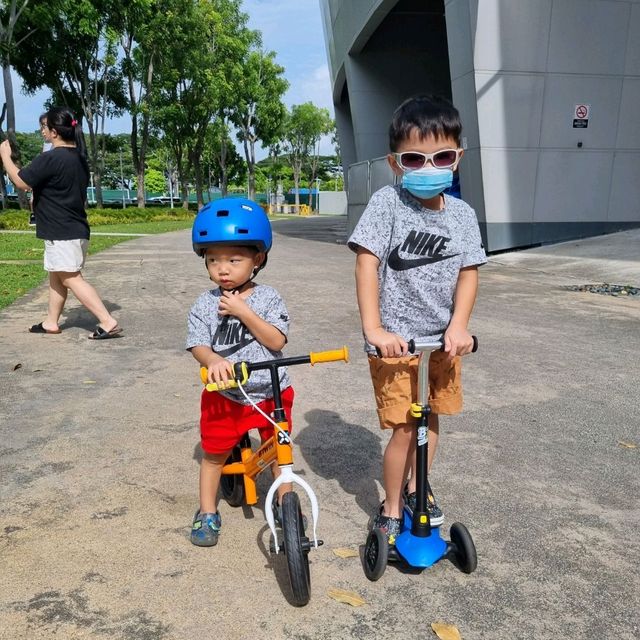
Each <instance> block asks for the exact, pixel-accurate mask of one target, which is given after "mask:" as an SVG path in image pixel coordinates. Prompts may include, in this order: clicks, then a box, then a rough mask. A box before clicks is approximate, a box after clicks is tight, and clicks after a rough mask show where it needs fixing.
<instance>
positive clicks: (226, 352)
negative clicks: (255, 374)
mask: <svg viewBox="0 0 640 640" xmlns="http://www.w3.org/2000/svg"><path fill="white" fill-rule="evenodd" d="M255 341H256V339H255V338H251V339H250V340H246V341H244V342H241V343H240V344H234V345H233V346H232V347H228V348H227V349H218V348H216V349H215V352H216V353H217V354H218V355H219V356H222V357H223V358H226V357H227V356H230V355H231V354H233V353H235V352H236V351H240V349H242V348H243V347H246V346H247V345H248V344H251V343H252V342H255Z"/></svg>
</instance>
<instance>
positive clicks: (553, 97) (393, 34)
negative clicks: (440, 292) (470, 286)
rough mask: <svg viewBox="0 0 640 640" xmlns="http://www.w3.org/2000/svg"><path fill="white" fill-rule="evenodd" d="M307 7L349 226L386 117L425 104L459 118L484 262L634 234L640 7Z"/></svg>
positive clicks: (558, 0)
mask: <svg viewBox="0 0 640 640" xmlns="http://www.w3.org/2000/svg"><path fill="white" fill-rule="evenodd" d="M320 6H321V10H322V14H323V22H324V30H325V41H326V45H327V55H328V60H329V66H330V72H331V79H332V87H333V101H334V104H335V113H336V124H337V128H338V135H339V140H340V147H341V153H342V162H343V166H344V167H345V170H346V169H347V167H349V170H348V172H347V176H346V178H347V188H348V193H349V223H350V227H352V226H353V224H355V221H356V220H357V218H358V216H359V214H360V213H361V212H362V210H363V208H364V206H365V204H366V202H367V200H368V197H369V195H370V194H371V193H372V192H373V191H375V190H376V188H379V187H380V186H382V185H383V184H385V183H389V182H390V181H392V176H391V173H390V171H388V170H387V169H386V167H385V162H384V161H383V160H376V159H380V158H381V157H383V156H385V155H386V154H387V153H388V139H387V129H388V126H389V122H390V119H391V114H392V112H393V110H394V108H395V107H396V106H397V105H398V104H399V103H400V102H401V101H402V100H404V99H405V98H407V97H409V96H411V95H415V94H418V93H425V92H426V93H440V94H443V95H446V96H448V97H450V98H451V99H452V100H453V102H454V104H455V105H456V106H457V107H458V109H459V110H460V113H461V116H462V121H463V125H464V132H463V136H464V140H463V146H464V147H465V149H466V151H465V157H464V159H463V161H462V164H461V167H460V182H461V190H462V197H463V198H464V199H465V200H466V201H467V202H469V203H470V204H471V205H472V206H473V207H474V208H475V210H476V212H477V214H478V219H479V221H480V225H481V228H482V232H483V234H484V236H485V241H486V246H487V249H488V250H489V251H499V250H503V249H509V248H514V247H524V246H532V245H536V244H541V243H546V242H556V241H560V240H567V239H571V238H577V237H584V236H589V235H596V234H600V233H607V232H610V231H617V230H621V229H626V228H631V227H638V226H640V123H639V122H638V119H639V112H640V0H320ZM639 249H640V248H639ZM639 254H640V250H639Z"/></svg>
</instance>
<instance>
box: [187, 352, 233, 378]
mask: <svg viewBox="0 0 640 640" xmlns="http://www.w3.org/2000/svg"><path fill="white" fill-rule="evenodd" d="M190 351H191V355H192V356H193V357H194V358H195V359H196V360H197V361H198V362H199V363H200V364H201V365H202V366H203V367H206V368H207V379H208V381H209V382H215V383H216V384H222V383H224V382H226V381H227V380H233V365H232V364H231V363H230V362H229V361H228V360H225V359H224V358H223V357H222V356H221V355H218V354H217V353H216V352H215V351H214V350H213V349H212V348H211V347H207V346H206V345H198V346H197V347H192V348H191V349H190Z"/></svg>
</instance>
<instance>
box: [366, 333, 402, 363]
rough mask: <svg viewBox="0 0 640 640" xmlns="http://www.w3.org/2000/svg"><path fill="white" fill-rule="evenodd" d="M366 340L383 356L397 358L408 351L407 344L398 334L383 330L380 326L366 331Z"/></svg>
mask: <svg viewBox="0 0 640 640" xmlns="http://www.w3.org/2000/svg"><path fill="white" fill-rule="evenodd" d="M365 337H366V339H367V342H369V343H370V344H372V345H373V346H374V347H376V348H377V349H378V350H379V351H380V356H381V357H383V358H399V357H400V356H406V355H407V354H408V353H409V345H408V344H407V342H406V340H403V339H402V338H401V337H400V336H399V335H397V334H395V333H390V332H389V331H385V330H384V329H383V328H382V327H380V328H378V329H374V330H373V331H367V332H366V334H365Z"/></svg>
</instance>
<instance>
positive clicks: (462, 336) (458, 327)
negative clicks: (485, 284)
mask: <svg viewBox="0 0 640 640" xmlns="http://www.w3.org/2000/svg"><path fill="white" fill-rule="evenodd" d="M477 293H478V267H477V266H475V265H474V266H471V267H463V268H462V269H460V273H459V274H458V282H457V284H456V291H455V293H454V295H453V315H452V316H451V322H449V326H448V327H447V330H446V331H445V333H444V350H445V352H446V353H448V354H449V358H450V359H453V358H454V357H455V356H456V355H458V356H463V355H466V354H467V353H471V350H472V349H473V338H472V337H471V334H470V333H469V331H468V329H467V327H468V325H469V320H470V318H471V312H472V311H473V305H474V304H475V302H476V294H477Z"/></svg>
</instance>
